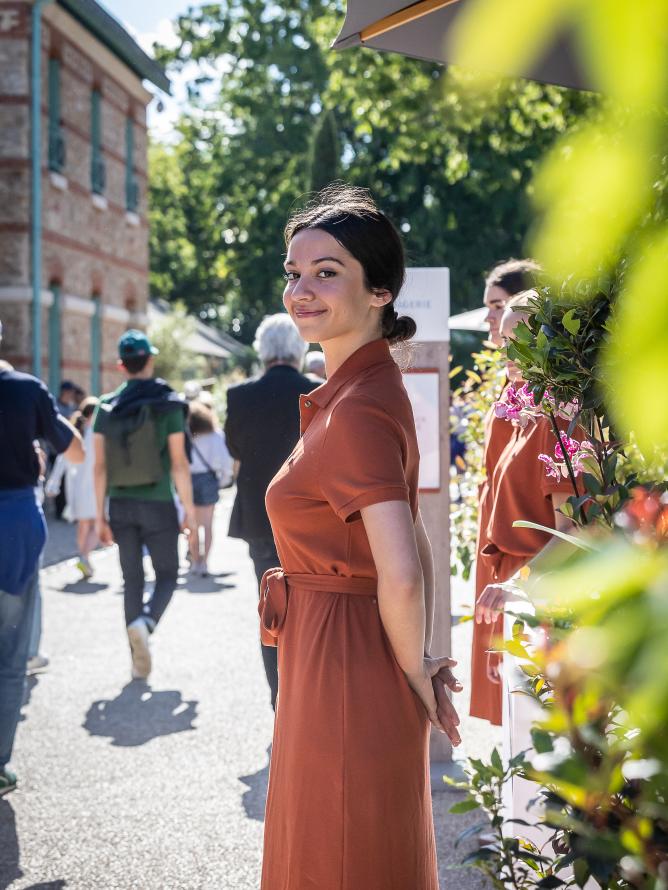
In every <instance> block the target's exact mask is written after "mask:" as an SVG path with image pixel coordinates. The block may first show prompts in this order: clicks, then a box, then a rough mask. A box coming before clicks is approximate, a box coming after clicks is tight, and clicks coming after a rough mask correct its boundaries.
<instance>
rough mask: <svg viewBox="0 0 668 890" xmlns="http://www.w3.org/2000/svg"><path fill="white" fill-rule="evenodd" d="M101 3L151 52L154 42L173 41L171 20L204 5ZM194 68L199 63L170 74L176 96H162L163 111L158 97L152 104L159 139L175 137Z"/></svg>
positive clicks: (132, 0) (159, 0) (153, 0)
mask: <svg viewBox="0 0 668 890" xmlns="http://www.w3.org/2000/svg"><path fill="white" fill-rule="evenodd" d="M98 2H100V0H98ZM101 4H102V5H103V6H104V7H105V8H106V9H107V10H108V11H109V12H110V13H111V14H112V15H113V16H114V17H115V18H117V19H118V20H119V21H120V22H121V24H122V25H123V26H124V27H125V28H127V30H128V31H129V32H130V34H132V36H133V37H134V38H135V40H137V42H138V43H139V44H140V45H141V46H142V47H143V48H144V50H145V51H146V52H148V53H149V55H150V54H151V47H152V44H153V43H154V41H156V40H157V41H159V42H160V43H162V44H164V45H166V46H169V45H170V44H171V43H172V41H173V39H174V32H173V28H172V25H171V22H172V21H173V20H174V19H175V18H176V16H178V15H180V14H181V13H184V12H186V11H187V10H188V9H189V7H191V6H199V5H201V4H199V3H196V2H192V0H190V2H189V0H101ZM194 68H196V66H191V67H190V68H188V67H186V68H185V69H184V70H183V71H182V72H181V73H178V74H177V73H176V72H171V73H170V77H171V81H172V95H171V97H167V96H165V95H161V96H160V99H161V106H160V107H161V108H162V110H160V111H159V110H158V103H157V101H155V100H154V101H153V102H151V103H150V104H149V106H148V125H149V129H150V131H151V134H152V136H153V137H154V138H155V139H158V140H161V141H162V140H167V141H170V140H171V139H172V138H173V134H174V131H173V126H174V123H175V121H176V120H177V118H178V116H179V113H180V110H181V109H182V108H183V106H184V105H185V103H186V89H185V84H186V81H187V80H188V78H189V77H193V76H194V74H195V73H196V71H195V70H193V69H194ZM147 86H148V88H149V89H150V90H151V92H153V93H156V92H157V91H156V89H155V88H154V87H153V86H152V85H151V84H147Z"/></svg>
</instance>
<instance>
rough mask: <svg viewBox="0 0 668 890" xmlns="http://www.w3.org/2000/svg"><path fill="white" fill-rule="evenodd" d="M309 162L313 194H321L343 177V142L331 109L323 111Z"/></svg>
mask: <svg viewBox="0 0 668 890" xmlns="http://www.w3.org/2000/svg"><path fill="white" fill-rule="evenodd" d="M309 160H310V174H311V175H310V180H309V186H310V189H311V191H312V192H319V191H320V190H321V189H323V188H324V187H325V186H326V185H328V184H329V183H330V182H333V181H334V180H335V179H338V178H339V176H340V175H341V141H340V139H339V130H338V126H337V123H336V117H335V115H334V112H333V111H332V110H331V109H329V110H328V111H323V113H322V114H321V115H320V118H319V120H318V123H317V124H316V126H315V131H314V133H313V143H312V145H311V155H310V158H309Z"/></svg>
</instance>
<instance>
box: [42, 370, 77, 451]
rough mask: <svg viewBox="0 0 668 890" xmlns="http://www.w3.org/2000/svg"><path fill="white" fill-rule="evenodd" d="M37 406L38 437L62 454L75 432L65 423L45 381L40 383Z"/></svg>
mask: <svg viewBox="0 0 668 890" xmlns="http://www.w3.org/2000/svg"><path fill="white" fill-rule="evenodd" d="M36 407H37V430H36V432H37V438H38V439H46V441H47V442H48V443H49V445H51V447H52V448H53V450H54V451H55V452H56V454H62V452H63V451H66V450H67V448H68V447H69V444H70V442H71V441H72V437H73V435H74V433H73V432H72V430H71V429H70V427H69V426H68V425H67V424H66V423H63V418H62V417H61V415H60V414H59V413H58V408H57V407H56V402H55V399H54V398H53V396H52V395H51V393H50V392H49V390H48V389H47V388H46V386H44V384H43V383H39V391H38V393H37V399H36Z"/></svg>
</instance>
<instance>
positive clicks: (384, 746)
mask: <svg viewBox="0 0 668 890" xmlns="http://www.w3.org/2000/svg"><path fill="white" fill-rule="evenodd" d="M286 240H287V243H288V255H287V259H286V264H285V268H286V278H287V284H286V289H285V295H284V302H285V305H286V308H287V310H288V312H289V313H290V315H291V317H292V318H293V319H294V321H295V323H296V324H297V326H298V328H299V330H300V332H301V334H302V336H303V337H304V339H306V340H309V341H310V342H319V343H321V345H322V347H323V351H324V353H325V356H326V362H327V374H328V381H327V383H325V384H324V385H323V386H321V387H319V388H318V389H316V390H314V391H313V392H312V393H310V394H309V395H307V396H302V398H301V400H300V411H301V424H302V436H301V438H300V440H299V442H298V444H297V446H296V447H295V449H294V451H293V453H292V455H291V456H290V457H289V458H288V460H287V461H286V463H285V464H284V465H283V467H282V469H281V470H280V471H279V472H278V474H277V475H276V476H275V478H274V480H273V481H272V483H271V485H270V487H269V490H268V492H267V509H268V513H269V517H270V520H271V523H272V528H273V531H274V536H275V539H276V545H277V549H278V554H279V556H280V560H281V568H276V569H275V570H273V571H270V572H268V573H267V574H266V575H265V577H264V579H263V582H262V590H261V596H262V599H261V604H260V611H261V615H262V631H263V638H264V641H265V643H268V642H271V641H272V640H273V641H277V642H278V666H279V695H278V704H277V711H276V724H275V732H274V743H273V749H272V758H271V769H270V778H269V793H268V799H267V811H266V821H265V842H264V859H263V869H262V890H438V876H437V868H436V852H435V843H434V829H433V822H432V812H431V794H430V781H429V761H428V742H429V727H430V721H431V723H433V724H435V725H437V726H438V727H439V728H441V729H442V730H444V731H447V732H448V734H449V735H450V738H451V739H452V740H453V742H454V743H455V744H456V743H458V741H459V736H458V733H457V729H456V724H457V722H458V720H457V717H456V714H455V713H454V710H453V709H452V705H451V704H450V702H449V700H448V698H447V695H446V694H445V692H444V685H445V684H447V685H449V686H450V687H451V688H458V684H457V683H456V681H455V680H454V678H453V677H452V675H451V674H450V672H449V667H450V666H451V665H452V661H451V660H450V659H447V658H434V659H432V658H430V657H428V655H426V653H428V649H429V642H430V637H431V621H432V612H433V595H434V591H433V569H432V564H431V552H430V548H429V543H428V541H427V538H426V535H425V532H424V527H423V525H422V522H421V519H420V515H419V512H418V502H417V478H418V464H419V456H418V448H417V440H416V435H415V426H414V422H413V415H412V411H411V406H410V403H409V401H408V397H407V395H406V391H405V389H404V387H403V384H402V380H401V373H400V371H399V369H398V367H397V365H396V364H395V362H394V360H393V359H392V356H391V354H390V350H389V344H390V343H391V342H396V341H399V340H401V339H404V338H406V337H407V336H409V335H411V334H412V333H413V332H414V329H415V326H414V323H413V322H412V321H411V320H410V319H406V318H398V317H397V314H396V312H395V311H394V308H393V306H392V304H393V302H394V300H395V298H396V296H397V294H398V292H399V289H400V286H401V283H402V280H403V274H404V266H403V251H402V248H401V242H400V240H399V237H398V235H397V233H396V231H395V229H394V228H393V227H392V225H391V224H390V223H389V221H388V220H387V219H386V217H384V216H383V214H381V213H380V212H379V211H378V210H377V209H376V207H375V205H374V204H373V202H372V200H371V199H370V197H369V196H368V194H367V193H366V192H364V191H361V190H355V189H348V188H345V187H338V188H337V189H330V190H328V191H326V192H325V193H323V194H321V196H320V198H319V201H318V202H317V203H316V204H315V205H313V206H311V207H309V208H307V210H305V211H302V212H301V213H300V214H298V215H297V216H296V217H294V218H293V220H292V221H291V223H290V224H289V226H288V229H287V232H286Z"/></svg>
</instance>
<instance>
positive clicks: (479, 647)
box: [469, 408, 513, 725]
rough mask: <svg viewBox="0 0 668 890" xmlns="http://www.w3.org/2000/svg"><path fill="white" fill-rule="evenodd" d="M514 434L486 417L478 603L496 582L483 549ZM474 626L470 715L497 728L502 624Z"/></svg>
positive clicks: (502, 422) (495, 419)
mask: <svg viewBox="0 0 668 890" xmlns="http://www.w3.org/2000/svg"><path fill="white" fill-rule="evenodd" d="M512 434H513V425H512V423H510V422H509V421H507V420H504V419H503V418H500V417H497V416H496V414H495V413H494V408H492V409H491V410H490V411H489V412H488V414H487V417H486V418H485V441H484V447H483V462H484V465H485V479H484V481H483V483H482V485H481V486H480V491H479V494H478V537H477V540H476V560H475V601H476V603H477V602H478V598H479V597H480V594H481V593H482V592H483V590H484V589H485V587H487V585H488V584H492V583H493V581H494V578H493V575H492V573H491V572H490V570H489V568H488V566H487V563H486V562H485V561H484V560H483V559H482V557H481V550H482V549H483V548H484V547H485V546H486V545H487V544H488V543H489V542H488V541H487V538H486V532H487V525H488V523H489V518H490V514H491V512H492V478H493V476H494V470H495V469H496V466H497V464H498V462H499V458H500V457H501V455H502V454H503V451H504V449H505V447H506V445H507V444H508V442H509V441H510V438H511V436H512ZM502 621H503V618H501V619H500V621H498V620H497V621H495V622H494V624H491V625H490V624H476V623H475V622H474V624H473V642H472V646H471V704H470V708H469V713H470V714H471V716H472V717H480V718H482V719H483V720H489V722H490V723H494V724H496V725H500V724H501V686H500V684H498V683H492V682H491V681H490V680H489V679H488V677H487V652H488V650H489V648H490V646H491V644H492V637H493V636H495V635H498V633H499V629H500V627H499V625H500V624H501V623H502Z"/></svg>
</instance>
